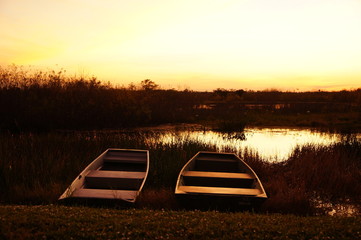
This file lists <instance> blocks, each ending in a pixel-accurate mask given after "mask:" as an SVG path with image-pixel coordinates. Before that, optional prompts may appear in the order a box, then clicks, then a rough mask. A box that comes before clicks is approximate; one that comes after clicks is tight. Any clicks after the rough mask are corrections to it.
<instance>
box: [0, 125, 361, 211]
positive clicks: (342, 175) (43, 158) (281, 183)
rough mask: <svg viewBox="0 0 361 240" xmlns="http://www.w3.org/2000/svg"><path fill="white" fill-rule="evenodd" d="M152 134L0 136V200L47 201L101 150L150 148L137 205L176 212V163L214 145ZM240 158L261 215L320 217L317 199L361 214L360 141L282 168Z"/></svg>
mask: <svg viewBox="0 0 361 240" xmlns="http://www.w3.org/2000/svg"><path fill="white" fill-rule="evenodd" d="M161 136H162V135H161V134H160V133H156V132H142V133H140V132H127V133H124V132H123V133H122V132H111V131H108V132H107V131H102V132H58V133H55V132H54V133H47V134H20V135H11V134H2V135H0V159H1V161H0V188H1V189H2V191H1V192H0V203H3V204H52V203H56V201H57V198H58V197H59V196H60V194H61V193H62V192H63V191H64V190H65V189H66V188H67V187H68V185H69V184H70V183H71V182H72V181H73V179H74V178H75V177H76V176H77V175H78V174H79V172H81V171H82V170H83V169H84V167H86V166H87V165H88V164H89V163H90V161H92V160H93V159H95V157H97V156H98V155H99V154H100V153H102V152H103V151H104V150H105V149H107V148H112V147H113V148H137V149H149V151H150V157H151V165H150V173H149V176H148V179H147V182H146V184H145V186H144V192H143V195H142V196H141V198H140V201H139V206H140V207H148V208H153V209H160V208H167V209H176V206H177V204H176V201H175V199H174V195H173V191H174V186H175V184H176V179H177V177H178V173H179V171H180V169H181V168H182V166H183V165H184V164H185V163H186V162H187V161H188V159H190V158H191V157H192V156H193V155H194V154H196V153H197V152H198V151H201V150H202V151H215V147H214V146H211V145H207V144H203V143H200V142H196V141H192V140H190V139H187V138H186V139H181V137H180V136H179V135H177V134H176V132H175V133H174V136H173V140H172V141H170V142H169V143H162V142H160V141H158V139H159V138H161ZM240 155H241V156H242V157H243V158H244V159H245V161H246V162H247V163H248V164H249V165H250V166H251V167H252V168H253V169H254V170H255V172H256V173H257V174H258V176H259V178H260V179H261V181H262V183H263V185H264V187H265V189H266V191H267V194H268V196H269V199H268V200H267V201H266V202H265V203H264V204H263V206H262V208H261V209H260V212H263V213H266V212H275V213H292V214H298V215H317V214H325V213H327V212H328V211H330V209H329V208H330V207H326V205H325V204H324V205H323V208H320V207H319V206H320V204H319V203H320V202H315V199H317V200H320V201H321V202H323V203H333V204H343V203H347V204H352V205H353V206H355V208H356V213H357V212H358V214H359V213H360V209H361V200H360V199H361V186H360V185H359V184H356V183H359V182H361V161H360V159H361V142H360V141H359V140H358V141H357V140H352V139H346V140H345V141H344V142H341V143H336V144H334V145H331V146H327V147H319V146H315V145H310V146H305V147H303V148H298V149H296V150H295V151H294V153H293V155H292V156H291V157H290V158H289V159H288V160H287V161H285V162H282V163H269V162H266V161H264V159H262V158H261V157H259V156H258V155H257V154H255V153H252V152H247V151H244V152H242V153H240Z"/></svg>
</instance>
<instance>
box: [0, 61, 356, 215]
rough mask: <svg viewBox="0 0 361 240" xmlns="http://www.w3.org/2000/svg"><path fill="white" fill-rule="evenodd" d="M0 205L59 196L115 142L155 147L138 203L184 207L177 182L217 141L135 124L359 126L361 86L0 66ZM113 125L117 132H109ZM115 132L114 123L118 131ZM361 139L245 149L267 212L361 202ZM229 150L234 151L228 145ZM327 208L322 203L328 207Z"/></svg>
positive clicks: (317, 211)
mask: <svg viewBox="0 0 361 240" xmlns="http://www.w3.org/2000/svg"><path fill="white" fill-rule="evenodd" d="M0 115H1V116H2V117H1V119H0V130H1V134H0V188H1V189H2V191H1V192H0V203H11V204H13V203H24V204H38V203H42V204H46V203H55V202H56V201H57V198H58V197H59V195H60V194H61V193H62V192H63V191H64V189H66V187H67V186H68V185H69V184H70V183H71V181H72V180H73V179H74V177H75V176H77V174H78V173H79V172H81V170H82V169H83V168H84V167H85V166H87V165H88V164H89V162H90V161H92V160H93V159H94V158H95V157H96V156H98V155H99V154H100V153H101V152H103V151H104V150H105V149H107V148H130V149H149V150H150V156H151V166H150V173H149V178H148V180H147V183H146V185H145V188H144V190H145V191H144V192H143V196H141V201H140V202H139V206H144V207H149V208H170V209H176V208H177V203H176V201H175V199H174V195H173V190H174V186H175V183H176V179H177V175H178V173H179V171H180V169H181V167H182V166H183V165H184V164H185V163H186V161H187V160H188V159H190V158H191V157H192V156H193V155H194V154H196V153H197V152H198V151H207V150H208V151H217V150H219V149H218V148H217V146H215V145H212V144H209V143H207V142H200V141H196V140H194V139H192V138H187V137H184V136H180V135H178V134H177V132H176V131H175V132H174V133H173V138H172V141H168V142H165V141H163V142H162V141H150V139H159V138H161V135H159V133H157V132H152V131H150V132H149V131H134V130H131V129H134V127H142V126H154V125H158V124H162V123H171V124H174V123H200V124H203V126H206V127H211V128H212V129H217V130H219V131H222V132H228V133H233V132H234V131H236V133H242V131H243V130H244V128H245V126H307V127H311V126H313V127H322V128H324V129H328V130H335V131H341V132H348V133H349V132H353V131H357V130H359V129H360V122H361V121H360V120H361V90H360V89H357V90H350V91H340V92H322V91H319V92H303V93H301V92H280V91H277V90H267V91H244V90H242V89H241V90H224V89H217V90H215V91H213V92H194V91H190V90H175V89H168V90H166V89H161V88H160V87H159V86H158V85H157V84H156V83H154V82H153V81H151V80H149V79H146V80H144V81H142V82H141V83H140V84H139V85H135V84H131V85H129V86H127V87H125V86H118V87H116V86H112V85H111V84H105V83H102V82H100V81H98V80H97V79H96V78H95V77H90V78H86V77H76V76H75V77H68V76H66V75H65V74H64V71H63V70H61V71H58V72H55V71H50V72H40V71H26V70H24V69H23V68H21V67H16V66H12V67H1V68H0ZM109 129H112V130H109ZM113 130H114V131H113ZM360 145H361V143H360V139H359V138H352V137H350V138H345V139H344V140H343V141H341V142H337V143H334V144H331V145H327V146H321V145H317V144H313V145H312V144H311V145H308V146H299V147H297V148H296V149H294V150H293V152H292V153H291V154H290V156H288V157H287V159H285V161H282V162H270V161H269V160H268V159H265V158H264V157H262V156H260V155H259V154H257V153H255V152H253V151H248V150H247V149H240V150H239V151H238V154H239V155H240V156H241V157H242V158H244V159H245V161H246V162H247V163H248V164H249V165H250V166H251V167H252V168H253V169H254V170H255V171H256V172H257V174H258V176H259V177H260V179H261V181H262V182H263V184H264V187H265V189H266V191H267V193H268V195H269V196H270V198H269V200H268V201H267V202H266V203H265V204H264V205H263V206H262V209H260V210H259V211H261V212H278V213H295V214H311V215H315V214H324V213H327V212H328V211H330V210H331V209H330V208H332V205H327V204H323V203H331V204H351V205H352V206H353V207H354V209H356V210H355V211H356V212H357V211H358V212H359V209H360V205H361V203H360V199H361V196H360V193H361V188H360V185H359V184H357V183H359V182H360V180H361V161H360V159H361V152H360V149H361V146H360ZM223 151H225V152H234V149H233V148H231V147H230V148H227V147H225V148H224V149H223ZM320 206H323V207H322V208H321V207H320Z"/></svg>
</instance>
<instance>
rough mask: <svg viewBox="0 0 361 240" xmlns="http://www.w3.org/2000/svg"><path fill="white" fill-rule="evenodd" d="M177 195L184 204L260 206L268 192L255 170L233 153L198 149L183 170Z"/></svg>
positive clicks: (233, 207) (220, 207)
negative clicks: (200, 150) (199, 150)
mask: <svg viewBox="0 0 361 240" xmlns="http://www.w3.org/2000/svg"><path fill="white" fill-rule="evenodd" d="M175 194H176V197H177V199H178V200H179V202H180V204H181V205H182V206H183V207H191V208H193V207H196V208H202V209H207V208H217V209H242V208H249V207H258V206H259V205H260V204H262V202H264V200H266V199H267V194H266V192H265V190H264V188H263V186H262V183H261V182H260V180H259V178H258V176H257V175H256V173H255V172H254V171H253V170H252V169H251V168H250V167H249V166H248V165H247V164H246V163H245V162H244V161H243V160H242V159H240V158H239V157H238V156H237V155H235V154H232V153H215V152H198V153H197V154H196V155H195V156H194V157H193V158H191V159H190V160H189V161H188V162H187V164H186V165H185V166H184V167H183V169H182V170H181V171H180V173H179V176H178V180H177V185H176V189H175Z"/></svg>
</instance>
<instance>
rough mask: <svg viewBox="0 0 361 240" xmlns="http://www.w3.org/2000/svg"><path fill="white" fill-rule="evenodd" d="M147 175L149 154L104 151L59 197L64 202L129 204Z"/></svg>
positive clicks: (132, 201) (119, 150) (114, 150)
mask: <svg viewBox="0 0 361 240" xmlns="http://www.w3.org/2000/svg"><path fill="white" fill-rule="evenodd" d="M148 171H149V152H148V151H147V150H135V149H107V150H106V151H105V152H103V153H102V154H101V155H100V156H98V157H97V158H96V159H95V160H94V161H93V162H91V163H90V164H89V165H88V166H87V167H86V168H85V169H84V170H83V171H82V172H81V173H80V174H79V175H78V176H77V177H76V178H75V180H74V181H73V182H72V184H71V185H70V186H69V187H68V188H67V189H66V190H65V192H64V193H63V194H62V195H61V196H60V197H59V200H61V201H63V202H65V201H67V202H74V201H76V202H89V203H98V202H102V203H103V202H108V203H113V202H123V203H128V204H132V203H134V202H135V201H136V199H137V197H138V195H139V193H140V191H141V190H142V188H143V186H144V183H145V181H146V178H147V176H148Z"/></svg>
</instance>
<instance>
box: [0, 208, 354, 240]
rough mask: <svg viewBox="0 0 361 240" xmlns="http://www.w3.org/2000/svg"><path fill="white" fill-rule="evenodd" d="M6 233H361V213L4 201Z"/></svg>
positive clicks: (2, 234) (0, 224) (0, 216)
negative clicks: (282, 212)
mask: <svg viewBox="0 0 361 240" xmlns="http://www.w3.org/2000/svg"><path fill="white" fill-rule="evenodd" d="M0 238H2V239H352V240H353V239H360V238H361V218H360V217H329V216H317V217H301V216H295V215H280V214H253V213H247V212H244V213H222V212H216V211H206V212H200V211H170V210H149V209H126V210H124V209H123V210H121V209H107V208H102V209H100V208H89V207H74V206H73V207H67V206H57V205H45V206H21V205H7V206H0Z"/></svg>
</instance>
